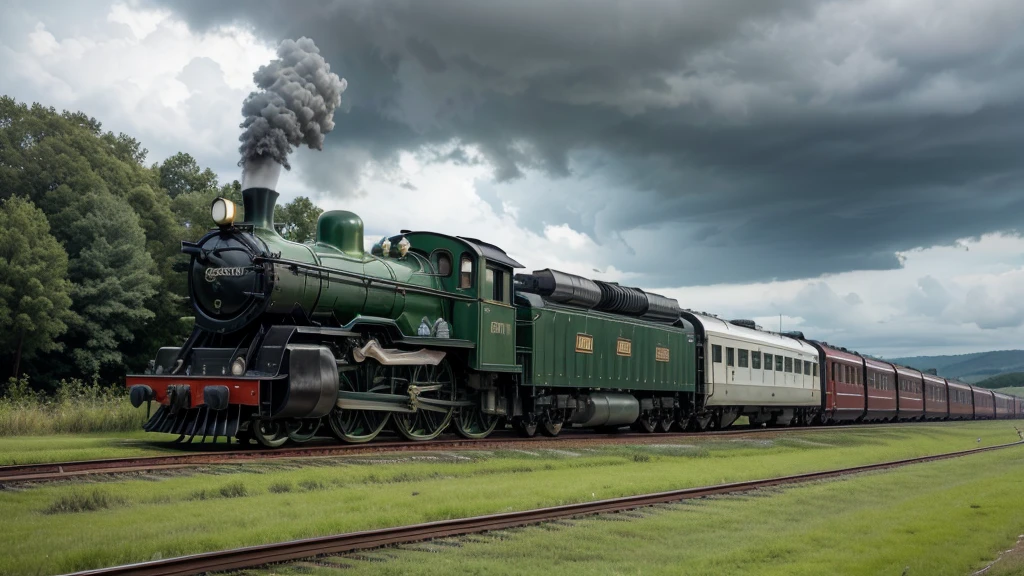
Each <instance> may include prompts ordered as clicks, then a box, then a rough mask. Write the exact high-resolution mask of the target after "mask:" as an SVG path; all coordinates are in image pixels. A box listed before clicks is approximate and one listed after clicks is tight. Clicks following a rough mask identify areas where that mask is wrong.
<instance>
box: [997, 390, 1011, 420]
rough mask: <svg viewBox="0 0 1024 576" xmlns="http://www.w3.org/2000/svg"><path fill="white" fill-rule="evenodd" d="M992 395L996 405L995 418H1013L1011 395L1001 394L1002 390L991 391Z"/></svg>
mask: <svg viewBox="0 0 1024 576" xmlns="http://www.w3.org/2000/svg"><path fill="white" fill-rule="evenodd" d="M992 397H993V399H994V400H995V405H996V418H999V419H1003V418H1013V416H1014V413H1015V411H1014V408H1015V407H1014V404H1013V396H1010V395H1009V394H1003V393H1002V392H996V391H993V392H992Z"/></svg>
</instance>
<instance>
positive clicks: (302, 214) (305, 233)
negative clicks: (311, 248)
mask: <svg viewBox="0 0 1024 576" xmlns="http://www.w3.org/2000/svg"><path fill="white" fill-rule="evenodd" d="M323 212H324V211H323V210H322V209H320V208H317V206H316V205H315V204H313V202H312V201H310V199H309V198H306V197H305V196H299V197H298V198H296V199H295V200H292V201H291V202H289V203H288V204H285V205H284V206H279V207H278V208H277V209H276V210H275V211H274V227H275V228H277V229H278V230H279V231H280V233H281V235H282V236H284V237H285V239H287V240H291V241H292V242H306V241H307V240H312V239H313V238H314V237H315V236H316V221H317V219H318V218H319V217H320V215H321V214H323Z"/></svg>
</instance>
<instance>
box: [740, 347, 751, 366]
mask: <svg viewBox="0 0 1024 576" xmlns="http://www.w3.org/2000/svg"><path fill="white" fill-rule="evenodd" d="M739 355H740V357H739V359H738V361H739V365H740V368H747V367H748V366H749V365H748V364H747V351H746V350H744V349H743V348H740V349H739Z"/></svg>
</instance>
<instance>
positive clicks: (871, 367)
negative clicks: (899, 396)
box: [864, 358, 896, 422]
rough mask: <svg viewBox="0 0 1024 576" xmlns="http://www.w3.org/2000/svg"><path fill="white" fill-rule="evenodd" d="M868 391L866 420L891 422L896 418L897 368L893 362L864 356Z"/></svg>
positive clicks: (866, 389)
mask: <svg viewBox="0 0 1024 576" xmlns="http://www.w3.org/2000/svg"><path fill="white" fill-rule="evenodd" d="M864 380H865V382H866V387H865V391H866V392H867V413H866V414H865V415H864V419H865V420H870V421H881V422H891V421H893V420H895V419H896V369H895V368H893V367H892V364H889V363H887V362H880V361H878V360H872V359H870V358H864Z"/></svg>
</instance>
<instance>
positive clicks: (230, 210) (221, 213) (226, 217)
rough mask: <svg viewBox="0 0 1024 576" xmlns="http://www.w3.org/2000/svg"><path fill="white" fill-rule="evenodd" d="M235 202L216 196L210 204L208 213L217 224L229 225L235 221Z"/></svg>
mask: <svg viewBox="0 0 1024 576" xmlns="http://www.w3.org/2000/svg"><path fill="white" fill-rule="evenodd" d="M235 213H236V210H235V203H234V202H232V201H231V200H228V199H227V198H217V199H216V200H214V201H213V204H212V205H211V206H210V215H211V216H213V221H214V222H216V223H217V226H230V225H231V224H233V223H234V222H235Z"/></svg>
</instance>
